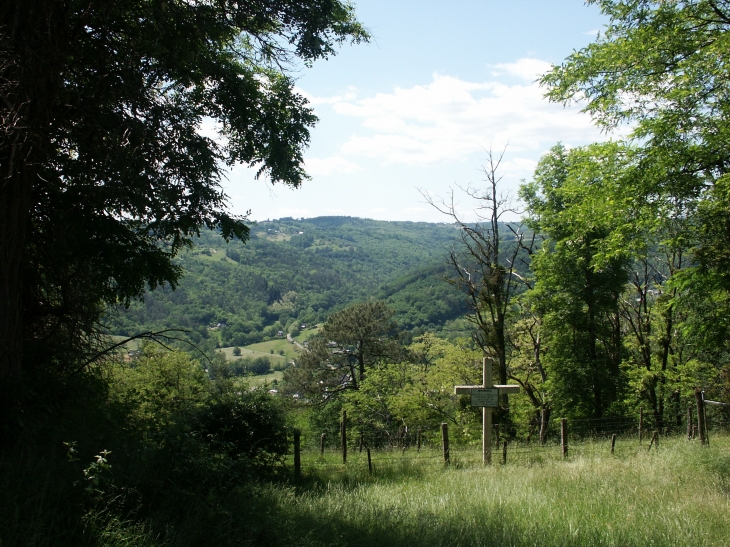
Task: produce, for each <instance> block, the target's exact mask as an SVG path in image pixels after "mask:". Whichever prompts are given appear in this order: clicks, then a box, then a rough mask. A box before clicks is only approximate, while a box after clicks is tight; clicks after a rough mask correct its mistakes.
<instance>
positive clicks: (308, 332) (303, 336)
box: [294, 325, 320, 344]
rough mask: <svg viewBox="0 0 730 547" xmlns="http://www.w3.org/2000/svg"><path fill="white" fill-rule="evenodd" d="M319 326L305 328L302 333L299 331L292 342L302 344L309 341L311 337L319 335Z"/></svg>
mask: <svg viewBox="0 0 730 547" xmlns="http://www.w3.org/2000/svg"><path fill="white" fill-rule="evenodd" d="M319 327H320V326H319V325H315V326H314V327H312V328H307V329H305V330H303V331H301V332H300V333H299V334H298V335H297V336H295V337H294V340H296V341H297V342H299V343H300V344H303V343H304V342H305V341H307V340H309V339H310V338H311V337H312V336H314V335H316V334H318V333H319Z"/></svg>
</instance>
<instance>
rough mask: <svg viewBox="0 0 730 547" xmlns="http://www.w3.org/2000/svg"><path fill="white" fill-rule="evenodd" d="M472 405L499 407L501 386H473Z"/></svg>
mask: <svg viewBox="0 0 730 547" xmlns="http://www.w3.org/2000/svg"><path fill="white" fill-rule="evenodd" d="M471 406H481V407H488V408H497V407H498V406H499V388H496V387H488V388H472V390H471Z"/></svg>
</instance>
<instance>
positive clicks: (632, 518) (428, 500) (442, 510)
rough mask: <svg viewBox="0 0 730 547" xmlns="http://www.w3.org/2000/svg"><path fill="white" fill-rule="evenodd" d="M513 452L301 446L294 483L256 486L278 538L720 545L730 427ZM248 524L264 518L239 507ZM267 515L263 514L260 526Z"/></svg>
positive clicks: (350, 542)
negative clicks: (568, 449) (654, 445)
mask: <svg viewBox="0 0 730 547" xmlns="http://www.w3.org/2000/svg"><path fill="white" fill-rule="evenodd" d="M647 445H648V442H645V444H643V445H642V446H641V447H640V446H639V445H638V442H635V441H634V440H624V441H621V442H619V443H617V445H616V451H615V453H614V454H613V455H612V454H611V453H610V443H609V442H587V443H581V444H579V445H576V447H575V450H574V451H573V452H574V455H572V456H569V458H568V459H567V460H562V459H561V457H560V449H559V447H557V446H550V447H548V448H546V449H535V450H532V451H531V453H532V457H531V458H526V457H524V456H525V455H526V454H527V453H528V452H530V451H527V450H524V451H517V453H516V454H515V458H514V462H513V463H510V460H509V459H508V463H507V464H506V465H502V464H501V463H495V464H493V465H491V466H487V467H484V466H482V465H481V464H480V463H479V457H480V454H479V449H478V448H476V449H469V450H459V451H457V452H455V453H453V454H452V465H451V466H449V467H448V468H445V467H444V465H443V462H442V460H441V455H440V453H439V451H438V450H437V449H433V448H432V449H424V450H422V451H421V452H420V453H418V454H415V453H414V451H413V450H411V449H409V450H407V451H405V452H401V451H400V450H396V451H392V452H374V453H373V473H372V474H370V473H369V472H368V467H367V460H366V456H365V452H363V453H360V452H357V451H354V452H352V453H351V454H350V455H349V457H348V463H347V464H346V465H343V464H342V463H341V460H340V455H339V454H337V453H335V452H326V453H325V455H324V457H322V456H320V455H319V453H318V452H312V453H305V454H304V456H303V461H302V468H303V471H302V472H303V478H302V482H301V484H299V485H281V484H279V485H276V484H270V485H267V486H262V487H261V488H260V490H259V497H260V499H261V500H262V502H260V503H261V505H259V503H257V504H256V505H257V506H260V507H261V508H263V507H265V508H266V510H265V511H266V512H265V514H264V515H262V514H261V513H258V510H257V512H256V514H257V515H258V517H257V518H259V517H262V518H263V519H264V521H266V522H267V523H268V525H270V526H271V527H272V530H274V532H273V534H274V535H275V536H276V538H277V541H281V542H282V543H283V542H287V543H290V544H292V545H316V546H324V545H328V546H329V545H333V546H334V545H337V546H355V545H357V546H363V547H366V546H371V545H372V546H376V545H377V546H382V545H409V546H421V545H423V546H493V547H507V546H510V547H513V546H515V547H516V546H556V547H557V546H569V545H570V546H586V545H589V546H649V545H651V546H686V545H698V546H699V545H702V546H725V545H728V541H729V538H730V520H728V518H727V515H728V510H729V509H730V503H729V501H730V500H729V498H728V494H729V493H730V490H729V488H730V438H728V437H727V436H722V437H715V438H714V439H713V441H712V444H711V446H709V447H702V446H700V445H699V442H698V441H692V442H688V441H686V440H683V439H682V438H672V439H662V442H661V444H660V448H659V449H658V450H655V449H652V450H651V451H649V450H647ZM245 520H246V521H248V525H249V526H251V529H250V530H249V533H250V534H251V535H252V536H258V537H260V534H259V533H256V530H258V531H259V532H260V529H259V525H264V524H261V522H263V521H259V523H258V524H256V523H253V522H252V521H251V520H250V519H248V518H246V519H245ZM264 526H265V525H264Z"/></svg>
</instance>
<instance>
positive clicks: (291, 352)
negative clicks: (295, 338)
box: [241, 338, 299, 360]
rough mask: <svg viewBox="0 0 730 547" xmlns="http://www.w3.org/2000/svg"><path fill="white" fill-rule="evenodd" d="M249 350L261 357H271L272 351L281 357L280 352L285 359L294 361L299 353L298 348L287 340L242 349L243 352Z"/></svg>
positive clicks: (282, 339)
mask: <svg viewBox="0 0 730 547" xmlns="http://www.w3.org/2000/svg"><path fill="white" fill-rule="evenodd" d="M244 349H245V350H248V351H251V352H254V353H256V354H257V355H256V356H257V357H258V356H259V355H271V351H272V350H273V351H274V355H275V356H276V355H279V352H280V351H283V352H284V357H282V359H284V358H286V359H288V360H292V359H294V358H295V357H296V356H297V354H298V353H299V351H298V350H297V348H296V346H295V345H294V344H292V343H290V342H288V341H287V340H286V338H277V339H275V340H269V341H268V342H259V343H258V344H251V345H250V346H246V347H245V348H241V351H243V350H244Z"/></svg>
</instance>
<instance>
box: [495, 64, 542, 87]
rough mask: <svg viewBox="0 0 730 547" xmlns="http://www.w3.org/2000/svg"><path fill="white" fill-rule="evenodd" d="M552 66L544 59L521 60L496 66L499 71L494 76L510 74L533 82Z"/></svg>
mask: <svg viewBox="0 0 730 547" xmlns="http://www.w3.org/2000/svg"><path fill="white" fill-rule="evenodd" d="M551 66H552V65H551V64H550V63H548V62H547V61H543V60H542V59H532V58H525V59H519V60H517V61H516V62H514V63H499V64H496V65H494V68H496V69H497V70H496V71H495V72H493V73H492V74H493V75H494V76H500V75H501V74H505V73H506V74H509V75H510V76H516V77H518V78H521V79H523V80H527V81H528V82H533V81H535V80H536V79H537V78H539V77H540V76H542V75H543V74H545V73H546V72H547V71H548V70H550V67H551Z"/></svg>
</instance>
